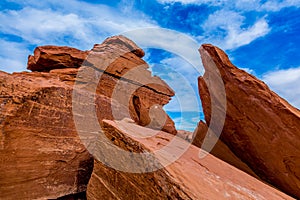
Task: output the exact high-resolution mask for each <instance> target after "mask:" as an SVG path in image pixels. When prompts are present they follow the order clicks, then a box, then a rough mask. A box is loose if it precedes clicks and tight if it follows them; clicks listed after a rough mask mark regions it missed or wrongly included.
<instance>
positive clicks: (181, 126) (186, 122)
mask: <svg viewBox="0 0 300 200" xmlns="http://www.w3.org/2000/svg"><path fill="white" fill-rule="evenodd" d="M173 121H174V123H175V127H176V129H177V130H186V131H191V132H194V130H195V129H196V127H197V124H198V122H199V121H200V117H199V116H198V117H191V116H186V117H185V116H182V117H176V118H174V119H173Z"/></svg>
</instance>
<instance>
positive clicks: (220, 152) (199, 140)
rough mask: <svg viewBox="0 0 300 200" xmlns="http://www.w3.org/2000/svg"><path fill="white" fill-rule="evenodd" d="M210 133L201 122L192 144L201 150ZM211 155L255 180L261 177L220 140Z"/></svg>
mask: <svg viewBox="0 0 300 200" xmlns="http://www.w3.org/2000/svg"><path fill="white" fill-rule="evenodd" d="M207 131H208V127H207V125H206V124H205V122H203V121H200V122H199V123H198V125H197V128H196V130H195V131H194V134H193V140H192V141H193V142H192V144H193V145H195V146H197V147H199V148H201V147H202V144H203V140H204V138H205V136H206V134H207ZM211 137H216V136H215V135H211V136H210V137H209V138H208V141H209V139H212V138H211ZM203 150H207V149H205V147H203ZM209 153H210V154H212V155H214V156H216V157H217V158H220V159H221V160H223V161H225V162H227V163H228V164H230V165H232V166H235V167H236V168H238V169H240V170H242V171H244V172H246V173H248V174H250V175H252V176H253V177H255V178H258V179H259V177H258V176H257V175H256V174H255V173H254V172H253V171H252V169H250V168H249V167H248V166H247V165H246V164H245V163H244V162H242V161H241V160H240V159H239V158H238V157H237V156H236V155H235V154H234V153H233V152H232V151H231V150H230V149H229V147H228V146H227V145H226V144H224V143H223V142H222V141H221V140H218V141H217V143H216V144H215V146H214V148H213V149H212V150H211V151H210V152H209Z"/></svg>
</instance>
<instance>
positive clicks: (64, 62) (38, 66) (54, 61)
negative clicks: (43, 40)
mask: <svg viewBox="0 0 300 200" xmlns="http://www.w3.org/2000/svg"><path fill="white" fill-rule="evenodd" d="M87 55H88V51H80V50H78V49H75V48H71V47H65V46H39V47H37V48H35V50H34V55H33V56H31V55H30V56H29V57H28V63H27V69H29V70H31V71H50V70H51V69H61V68H78V67H80V66H81V64H82V62H83V61H84V60H85V58H86V56H87Z"/></svg>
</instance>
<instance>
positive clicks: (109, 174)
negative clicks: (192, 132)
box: [87, 120, 292, 200]
mask: <svg viewBox="0 0 300 200" xmlns="http://www.w3.org/2000/svg"><path fill="white" fill-rule="evenodd" d="M103 130H104V132H105V133H106V135H107V137H108V138H109V140H108V142H103V141H99V143H98V145H101V146H109V144H108V143H112V144H113V145H116V146H117V148H121V149H123V150H125V151H128V153H130V154H134V153H144V154H145V152H147V153H148V154H149V155H154V156H157V155H158V154H157V152H158V151H159V150H160V149H161V148H164V147H167V146H168V145H169V144H170V143H171V142H174V143H173V145H172V146H168V147H167V149H166V151H165V153H163V155H162V154H160V155H159V156H157V157H156V158H157V160H152V159H151V156H149V157H145V159H139V160H138V162H135V161H137V160H135V159H134V158H133V157H134V155H132V157H131V158H132V159H126V156H125V157H122V156H121V155H118V156H116V154H115V152H114V151H111V152H108V155H106V156H105V158H107V160H106V161H107V162H100V161H99V160H95V162H94V170H93V173H92V176H91V179H90V181H89V184H88V189H87V198H88V199H90V200H94V199H95V200H98V199H261V200H263V199H266V200H267V199H274V200H275V199H278V200H282V199H292V198H291V197H289V196H287V195H285V194H284V193H281V192H280V191H278V190H276V189H274V188H272V187H270V186H268V185H266V184H264V183H262V182H260V181H259V180H257V179H255V178H253V177H251V176H249V175H247V174H246V173H244V172H242V171H239V170H238V169H236V168H234V167H232V166H230V165H229V164H227V163H225V162H222V161H221V160H219V159H217V158H216V157H214V156H212V155H207V156H206V157H205V158H203V159H200V158H199V153H200V152H201V151H202V150H200V149H199V148H197V147H195V146H193V145H190V144H189V143H187V141H185V140H183V139H181V138H178V137H174V136H173V135H171V134H168V133H166V132H162V131H160V132H157V131H155V130H153V129H148V128H144V127H140V126H138V125H136V124H133V123H129V122H128V121H125V120H122V121H109V120H105V121H104V129H103ZM184 146H188V148H187V149H186V151H185V152H183V154H182V156H181V157H180V158H179V159H178V160H175V161H174V162H172V163H171V164H169V165H168V166H165V167H164V168H161V169H158V170H155V171H151V170H149V172H148V173H129V172H124V171H122V170H115V169H113V168H111V167H109V166H110V164H109V163H110V162H114V160H116V159H117V162H119V164H120V165H121V166H124V169H126V167H125V166H127V165H129V166H130V164H129V163H131V162H134V164H135V166H136V167H137V168H138V167H139V166H142V165H144V164H145V163H147V165H148V166H149V167H150V168H151V166H152V167H153V166H159V165H162V166H164V164H163V163H165V160H168V159H170V158H171V157H172V155H174V156H176V153H178V152H181V151H182V147H184ZM99 153H100V154H101V152H99ZM152 161H153V163H151V162H152Z"/></svg>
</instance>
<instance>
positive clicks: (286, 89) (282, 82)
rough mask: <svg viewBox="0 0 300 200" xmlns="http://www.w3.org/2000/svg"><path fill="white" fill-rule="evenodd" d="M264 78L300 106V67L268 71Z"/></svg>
mask: <svg viewBox="0 0 300 200" xmlns="http://www.w3.org/2000/svg"><path fill="white" fill-rule="evenodd" d="M262 80H263V81H264V82H266V83H267V84H268V85H269V86H270V88H271V89H272V90H274V91H275V92H276V93H278V94H279V95H281V96H282V97H283V98H285V99H286V100H288V101H289V102H290V103H291V104H292V105H294V106H296V107H298V108H300V98H299V97H300V87H299V85H300V67H298V68H291V69H285V70H278V71H273V72H269V73H266V74H265V75H263V77H262Z"/></svg>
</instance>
